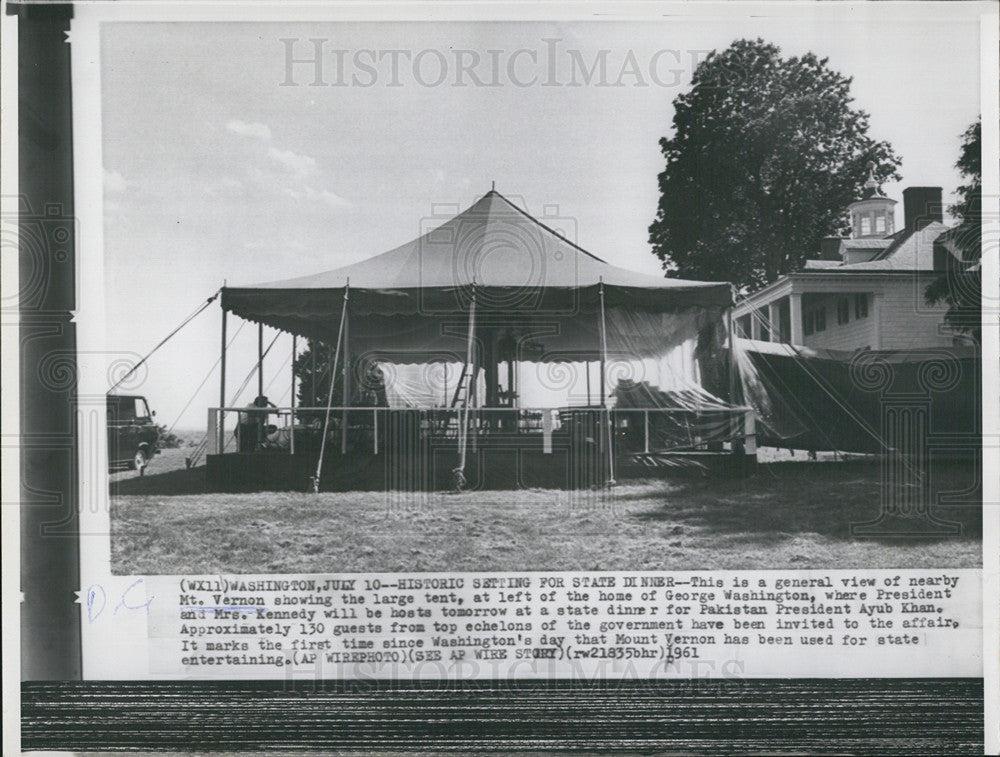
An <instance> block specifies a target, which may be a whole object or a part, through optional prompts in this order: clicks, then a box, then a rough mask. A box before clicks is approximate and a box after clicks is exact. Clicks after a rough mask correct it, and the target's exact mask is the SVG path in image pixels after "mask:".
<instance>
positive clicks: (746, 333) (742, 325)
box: [736, 315, 750, 339]
mask: <svg viewBox="0 0 1000 757" xmlns="http://www.w3.org/2000/svg"><path fill="white" fill-rule="evenodd" d="M736 331H737V334H738V335H739V336H740V337H742V338H743V339H749V338H750V316H748V315H745V316H743V317H742V318H739V319H738V320H737V321H736Z"/></svg>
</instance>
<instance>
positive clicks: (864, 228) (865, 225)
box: [861, 216, 872, 236]
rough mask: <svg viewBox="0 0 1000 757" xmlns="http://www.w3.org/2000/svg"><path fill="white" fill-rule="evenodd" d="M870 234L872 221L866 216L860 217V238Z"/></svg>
mask: <svg viewBox="0 0 1000 757" xmlns="http://www.w3.org/2000/svg"><path fill="white" fill-rule="evenodd" d="M871 233H872V219H871V218H869V217H868V216H862V218H861V236H865V235H867V234H871Z"/></svg>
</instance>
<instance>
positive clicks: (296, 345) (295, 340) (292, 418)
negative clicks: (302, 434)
mask: <svg viewBox="0 0 1000 757" xmlns="http://www.w3.org/2000/svg"><path fill="white" fill-rule="evenodd" d="M298 351H299V338H298V337H297V336H296V335H295V334H292V400H291V402H290V403H289V405H290V406H291V408H292V413H291V415H290V416H289V419H288V422H289V425H290V428H289V430H288V433H289V437H288V438H289V451H290V452H291V453H292V454H293V455H294V454H295V358H296V355H297V353H298Z"/></svg>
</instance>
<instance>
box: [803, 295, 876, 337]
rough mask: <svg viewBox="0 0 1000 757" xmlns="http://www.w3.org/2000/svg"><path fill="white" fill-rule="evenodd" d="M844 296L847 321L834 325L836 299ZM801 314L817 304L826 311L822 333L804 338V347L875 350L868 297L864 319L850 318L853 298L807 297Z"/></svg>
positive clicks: (873, 328) (852, 296)
mask: <svg viewBox="0 0 1000 757" xmlns="http://www.w3.org/2000/svg"><path fill="white" fill-rule="evenodd" d="M840 297H846V298H847V300H848V313H849V315H850V320H849V321H848V322H847V323H845V324H838V323H837V300H838V299H840ZM808 303H809V304H807V305H803V308H802V310H803V312H807V311H809V310H812V309H813V308H814V307H818V306H819V305H820V303H822V304H823V306H824V307H825V308H826V330H825V331H814V332H813V333H812V334H809V335H807V336H804V341H805V345H806V346H807V347H819V348H822V349H827V350H849V351H850V350H856V349H862V348H864V347H871V348H873V349H874V348H875V319H874V317H873V316H874V314H873V313H872V307H871V298H869V304H868V317H867V318H860V319H859V318H855V317H854V295H853V294H845V295H837V294H830V295H825V296H823V297H822V298H818V297H815V296H813V297H810V298H809V300H808ZM803 333H804V332H803Z"/></svg>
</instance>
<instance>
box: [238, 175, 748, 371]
mask: <svg viewBox="0 0 1000 757" xmlns="http://www.w3.org/2000/svg"><path fill="white" fill-rule="evenodd" d="M348 282H349V288H348V289H349V292H348V293H349V305H348V313H349V319H348V320H349V323H350V338H351V342H352V349H351V352H352V354H354V355H358V354H359V350H360V352H365V351H366V350H375V349H378V350H379V351H381V352H385V350H387V349H391V350H395V351H397V352H398V353H407V354H409V355H410V356H411V357H410V358H409V359H407V358H406V355H399V356H397V359H398V360H400V361H401V362H424V360H423V359H417V356H418V355H419V356H421V357H422V358H426V362H430V361H432V360H434V359H441V355H442V354H445V355H447V354H462V352H463V351H464V346H463V344H464V339H465V336H466V334H467V333H468V320H469V318H468V314H469V310H470V306H471V303H472V300H473V298H474V299H475V305H476V315H475V319H476V327H477V329H479V328H486V329H488V328H491V327H495V328H512V327H513V328H517V329H518V330H519V332H520V333H521V334H531V335H533V338H534V339H535V341H536V345H537V344H541V343H545V347H546V350H545V351H546V354H549V353H551V354H552V355H553V357H552V358H551V359H566V357H565V356H566V355H567V354H576V353H580V354H583V353H593V352H594V351H595V349H596V348H597V345H598V343H599V342H598V335H597V319H596V315H597V314H598V313H599V310H600V307H601V303H600V299H601V291H602V290H603V297H604V306H605V307H606V308H608V309H618V308H620V309H622V310H624V311H628V312H631V313H641V314H644V315H646V316H647V317H649V318H652V319H653V322H654V324H655V329H656V330H657V331H658V332H659V333H658V335H657V336H656V341H657V342H658V343H662V340H663V339H664V338H665V337H668V338H669V336H668V335H673V337H674V338H677V339H683V338H689V337H690V336H692V332H693V331H698V330H700V329H702V328H704V327H705V326H706V325H707V324H708V322H709V321H714V322H718V321H719V320H720V318H721V313H722V312H724V310H725V308H727V307H729V306H730V305H731V304H732V292H731V288H730V285H729V284H728V283H725V282H721V283H720V282H701V281H684V280H680V279H668V278H662V277H658V276H649V275H646V274H641V273H636V272H634V271H629V270H626V269H623V268H618V267H617V266H613V265H611V264H609V263H607V262H605V261H604V260H602V259H600V258H598V257H596V256H595V255H592V254H591V253H589V252H587V251H586V250H584V249H582V248H581V247H579V246H578V245H576V244H574V243H573V242H570V241H569V240H568V239H566V238H565V237H563V236H561V235H560V234H558V233H557V232H555V231H553V230H552V229H550V228H548V227H547V226H545V225H544V224H542V223H540V222H539V221H537V220H536V219H534V218H532V217H531V216H530V215H528V214H527V213H526V212H524V211H523V210H521V209H520V208H518V207H517V206H515V205H514V204H513V203H511V202H510V201H509V200H507V199H506V198H505V197H503V196H502V195H501V194H499V193H498V192H496V191H490V192H488V193H487V194H486V195H484V196H483V197H482V198H480V199H479V200H478V201H477V202H476V203H475V204H473V205H472V206H471V207H470V208H468V209H467V210H465V211H463V212H462V213H459V214H458V215H457V216H455V217H454V218H452V219H451V220H449V221H447V222H446V223H444V224H443V225H441V226H438V227H437V228H435V229H433V230H429V231H428V232H427V233H425V234H423V235H422V236H420V237H419V238H417V239H415V240H413V241H412V242H409V243H407V244H404V245H402V246H400V247H397V248H396V249H393V250H390V251H388V252H385V253H382V254H381V255H376V256H374V257H372V258H369V259H367V260H363V261H361V262H359V263H355V264H352V265H348V266H344V267H342V268H337V269H334V270H332V271H326V272H323V273H317V274H314V275H311V276H303V277H300V278H295V279H288V280H284V281H276V282H270V283H265V284H258V285H254V286H244V287H227V288H225V289H223V292H222V307H223V308H224V309H225V310H227V311H229V312H232V313H234V314H236V315H238V316H240V317H242V318H245V319H247V320H251V321H255V322H258V323H263V324H265V325H268V326H272V327H274V328H278V329H281V330H283V331H287V332H290V333H293V334H297V335H300V336H305V337H309V338H314V339H320V340H324V341H328V342H329V341H332V339H333V338H335V335H336V332H337V327H338V324H339V321H340V314H341V308H342V304H343V298H344V290H345V287H348ZM680 321H683V322H684V325H683V326H682V325H681V323H680ZM681 332H683V335H682V333H681ZM658 347H659V345H658ZM639 350H640V351H642V347H641V346H639ZM556 353H558V354H559V355H561V357H556V356H555V355H556ZM533 359H541V360H547V359H549V358H546V357H544V356H543V357H541V358H538V357H536V358H533Z"/></svg>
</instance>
